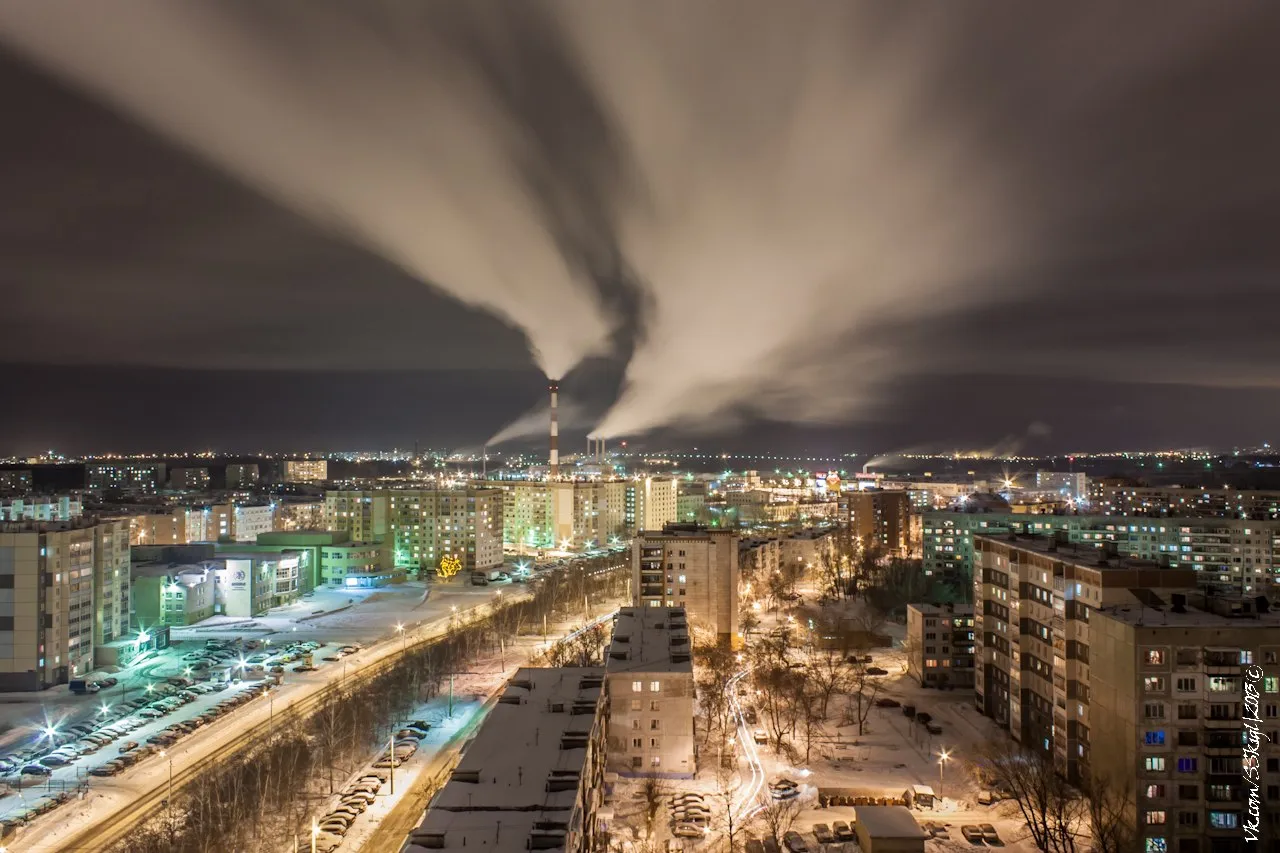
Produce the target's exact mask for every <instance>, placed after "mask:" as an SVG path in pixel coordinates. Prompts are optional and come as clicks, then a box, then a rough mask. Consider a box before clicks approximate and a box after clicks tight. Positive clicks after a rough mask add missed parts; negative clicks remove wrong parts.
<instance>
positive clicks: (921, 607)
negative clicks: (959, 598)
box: [907, 602, 973, 616]
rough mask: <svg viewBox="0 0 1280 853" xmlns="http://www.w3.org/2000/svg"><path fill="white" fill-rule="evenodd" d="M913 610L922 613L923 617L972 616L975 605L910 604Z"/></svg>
mask: <svg viewBox="0 0 1280 853" xmlns="http://www.w3.org/2000/svg"><path fill="white" fill-rule="evenodd" d="M907 607H909V608H910V609H912V610H915V611H916V612H918V613H920V614H921V615H922V616H972V615H973V605H972V604H964V603H963V602H961V603H958V604H926V603H922V604H908V605H907Z"/></svg>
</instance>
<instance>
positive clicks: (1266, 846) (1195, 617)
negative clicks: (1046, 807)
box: [1087, 592, 1280, 853]
mask: <svg viewBox="0 0 1280 853" xmlns="http://www.w3.org/2000/svg"><path fill="white" fill-rule="evenodd" d="M1089 643H1090V660H1091V667H1090V673H1089V675H1090V697H1091V700H1090V712H1091V713H1092V714H1093V718H1094V719H1095V720H1098V721H1099V724H1098V725H1095V726H1094V727H1093V729H1092V734H1091V737H1090V743H1089V745H1088V750H1087V753H1088V755H1089V757H1090V760H1091V762H1092V770H1093V772H1094V773H1095V774H1096V776H1097V777H1098V778H1099V779H1100V780H1102V781H1104V782H1107V783H1111V790H1113V791H1119V792H1123V793H1126V794H1128V795H1129V797H1130V800H1129V805H1130V807H1131V808H1132V815H1133V817H1134V818H1135V821H1134V823H1135V824H1136V825H1137V826H1138V828H1139V833H1140V836H1141V838H1142V848H1141V849H1143V850H1150V851H1171V853H1172V852H1173V851H1177V853H1201V851H1204V853H1210V851H1217V850H1249V849H1254V848H1256V849H1258V850H1275V849H1276V848H1277V847H1278V846H1280V796H1277V795H1278V794H1280V745H1278V741H1280V725H1278V724H1277V720H1280V613H1277V612H1276V611H1275V610H1272V609H1271V606H1270V603H1269V602H1268V601H1267V600H1266V599H1262V600H1261V601H1260V602H1259V601H1258V600H1256V599H1255V600H1250V599H1247V598H1245V599H1241V598H1230V597H1223V596H1206V595H1205V594H1204V593H1203V592H1193V593H1189V594H1186V595H1179V594H1177V593H1175V594H1173V595H1170V596H1169V597H1167V598H1164V600H1163V602H1162V606H1161V607H1160V609H1159V610H1155V609H1153V608H1151V607H1133V606H1130V607H1108V608H1106V609H1105V610H1100V611H1097V612H1094V613H1092V614H1091V616H1090V621H1089ZM1246 761H1248V762H1250V766H1249V769H1248V772H1246ZM1114 783H1119V784H1114ZM1251 783H1252V784H1251ZM1253 784H1256V786H1257V787H1256V788H1254V787H1252V785H1253ZM1251 794H1252V795H1253V796H1252V797H1251ZM1255 810H1256V811H1255ZM1249 826H1252V827H1253V828H1254V829H1255V831H1256V837H1257V838H1258V842H1257V843H1256V844H1249V843H1247V838H1248V835H1247V834H1246V828H1247V827H1249Z"/></svg>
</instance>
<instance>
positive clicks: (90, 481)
mask: <svg viewBox="0 0 1280 853" xmlns="http://www.w3.org/2000/svg"><path fill="white" fill-rule="evenodd" d="M166 472H167V468H166V466H165V464H164V463H163V462H90V463H89V464H87V465H85V466H84V478H85V487H86V488H89V489H94V490H96V491H108V492H139V493H141V494H148V495H154V494H156V493H157V492H159V491H160V489H162V488H164V486H165V483H166V482H168V478H167V476H166Z"/></svg>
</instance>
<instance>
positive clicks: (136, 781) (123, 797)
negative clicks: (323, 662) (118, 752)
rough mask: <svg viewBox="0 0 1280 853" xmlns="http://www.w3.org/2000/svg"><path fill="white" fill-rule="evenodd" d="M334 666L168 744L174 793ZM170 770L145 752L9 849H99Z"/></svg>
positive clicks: (363, 673)
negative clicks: (125, 769) (171, 745)
mask: <svg viewBox="0 0 1280 853" xmlns="http://www.w3.org/2000/svg"><path fill="white" fill-rule="evenodd" d="M492 606H493V605H492V602H481V603H479V604H476V605H475V606H473V607H470V608H466V609H465V610H462V611H460V613H466V614H468V615H470V616H480V615H484V614H485V613H486V612H487V611H488V609H489V608H491V607H492ZM453 618H454V617H453V615H446V616H442V617H440V618H438V619H435V620H433V621H431V622H429V623H427V624H425V625H423V626H422V627H421V628H419V629H418V630H417V631H415V632H413V633H412V634H410V635H408V636H407V637H404V638H402V637H400V636H398V635H397V636H391V637H388V638H386V639H384V640H381V641H379V642H378V643H376V644H374V645H372V646H370V647H369V648H367V649H365V650H363V651H361V652H359V653H357V654H355V655H352V656H351V657H350V658H349V660H350V661H351V662H352V663H353V664H357V665H358V666H359V669H354V668H353V669H351V670H350V671H349V674H348V675H347V676H346V677H347V678H348V679H350V680H352V681H363V680H365V679H369V678H372V677H374V676H376V675H377V674H379V673H380V672H382V671H384V670H385V669H387V668H388V667H390V666H391V665H393V663H394V661H395V659H396V658H397V657H399V656H400V655H401V654H402V653H403V650H404V649H405V648H414V647H416V646H418V645H420V644H423V643H427V642H431V641H433V640H435V639H437V638H439V637H440V636H441V635H443V634H444V633H446V632H447V631H448V628H449V623H450V622H451V621H452V619H453ZM337 672H338V671H337V670H331V671H330V672H328V673H325V672H319V673H307V674H304V675H299V676H295V677H293V678H291V679H290V680H289V681H288V682H287V683H285V684H284V685H283V686H281V687H279V688H276V689H274V690H272V691H270V692H269V693H268V694H266V695H264V696H263V697H262V698H259V699H255V700H253V701H252V702H249V703H247V704H246V705H245V706H244V707H242V708H240V709H238V710H236V711H235V712H233V713H231V714H227V715H226V716H224V717H223V718H221V719H219V720H217V721H215V722H213V723H211V724H210V725H208V726H204V727H202V728H200V729H197V730H196V731H195V732H194V733H192V734H191V735H189V736H188V737H187V738H184V739H183V740H182V741H181V742H179V743H178V744H177V745H176V746H175V747H174V748H173V749H172V750H171V751H170V752H171V755H172V779H173V781H172V789H173V791H174V792H175V793H177V792H178V791H180V790H181V789H182V787H183V786H184V785H186V784H187V783H188V782H190V781H192V780H193V779H195V778H196V777H197V776H199V775H200V774H201V773H202V772H204V771H205V770H207V769H208V768H210V767H211V766H213V765H214V764H216V763H218V762H222V761H225V760H227V759H228V758H230V757H232V756H233V755H235V754H236V753H238V752H239V751H241V750H243V749H245V748H246V747H248V746H249V745H250V744H252V743H253V742H254V741H255V740H256V739H258V738H260V737H263V736H265V735H267V734H269V733H270V731H271V729H272V727H273V726H274V725H275V723H276V722H278V720H279V718H281V717H282V716H283V715H284V714H285V713H286V712H289V713H291V714H297V715H304V716H305V715H306V714H308V713H310V712H311V711H312V710H314V709H315V708H316V707H318V706H319V705H320V704H321V703H322V702H323V701H324V699H325V697H326V696H327V695H328V693H329V692H330V691H331V690H333V689H336V688H337V687H338V682H339V680H340V679H339V678H335V677H334V676H335V675H336V674H337ZM268 697H270V698H268ZM169 772H170V763H169V761H168V760H167V759H162V758H159V757H152V758H149V759H146V760H144V761H143V762H141V763H139V764H138V765H135V766H134V767H133V768H131V770H130V771H128V772H126V773H124V774H122V775H120V776H119V777H116V778H114V779H111V780H109V781H108V782H106V783H104V784H102V785H96V786H95V787H94V789H93V797H92V799H91V800H90V801H88V802H87V803H82V804H77V805H75V806H66V807H64V808H63V809H60V810H58V811H55V812H52V813H50V814H49V815H47V816H46V817H45V818H44V819H41V820H38V821H36V822H35V823H33V824H32V825H30V826H28V827H27V828H26V829H25V830H24V832H23V833H22V835H21V836H19V837H18V838H15V839H13V840H11V841H9V842H8V850H9V851H11V853H28V851H29V852H30V853H52V851H95V853H101V851H102V850H105V849H107V848H109V847H110V846H111V845H112V844H115V843H116V842H117V841H119V840H120V839H121V838H123V837H124V836H125V835H126V834H127V833H128V832H129V830H130V829H132V828H133V827H134V826H136V825H137V824H138V823H139V822H141V821H142V820H143V819H145V818H146V817H147V816H148V815H149V814H150V813H151V812H152V811H154V810H156V809H157V808H159V807H160V805H161V803H162V802H163V800H165V798H166V797H167V796H168V795H169V790H170V781H169V778H170V777H169ZM72 809H75V812H74V813H72V812H71V810H72Z"/></svg>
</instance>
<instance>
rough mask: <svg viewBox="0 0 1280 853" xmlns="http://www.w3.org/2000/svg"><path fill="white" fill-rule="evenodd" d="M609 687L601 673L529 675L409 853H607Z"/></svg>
mask: <svg viewBox="0 0 1280 853" xmlns="http://www.w3.org/2000/svg"><path fill="white" fill-rule="evenodd" d="M604 679H605V670H604V669H603V668H602V667H585V668H576V667H565V668H562V669H537V668H522V669H520V670H519V671H518V672H517V673H516V674H515V676H514V677H513V678H512V679H511V680H510V681H509V682H508V683H507V687H506V690H505V691H504V692H503V694H502V696H501V697H500V698H499V700H498V704H497V705H496V706H494V709H493V710H492V711H490V712H489V716H488V717H487V718H486V719H485V721H484V724H483V725H482V726H481V727H480V731H479V732H477V733H476V735H475V737H474V738H473V739H472V740H471V742H470V743H469V744H468V745H467V748H466V750H465V751H464V752H463V753H462V758H461V760H460V761H459V762H458V765H457V767H455V768H454V770H453V772H452V773H451V774H450V776H449V781H448V782H447V783H446V784H445V786H444V787H443V788H442V789H441V790H440V791H439V793H437V794H436V796H435V797H434V798H433V799H432V800H431V804H430V806H429V807H428V808H427V812H426V814H425V815H424V816H423V818H422V822H421V823H420V824H419V825H418V826H417V828H416V829H414V830H412V831H411V832H410V833H409V839H408V841H407V842H406V844H405V846H404V848H403V849H404V851H405V853H428V851H440V850H444V851H449V853H476V851H486V853H526V851H529V850H558V851H564V853H594V851H596V850H599V849H603V843H604V839H603V826H602V825H601V823H602V822H601V820H600V806H601V802H602V801H603V798H604V794H605V732H606V731H607V729H608V725H609V706H608V703H607V702H606V693H605V689H604Z"/></svg>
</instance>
